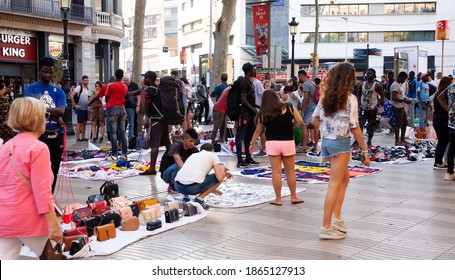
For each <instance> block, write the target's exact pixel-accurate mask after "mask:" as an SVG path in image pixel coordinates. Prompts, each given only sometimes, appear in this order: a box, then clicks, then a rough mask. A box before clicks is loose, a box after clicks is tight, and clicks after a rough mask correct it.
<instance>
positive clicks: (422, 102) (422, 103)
mask: <svg viewBox="0 0 455 280" xmlns="http://www.w3.org/2000/svg"><path fill="white" fill-rule="evenodd" d="M420 79H421V80H422V81H421V82H420V90H418V91H417V97H418V99H419V118H420V122H419V127H422V128H426V127H427V116H428V109H429V105H430V86H429V85H428V84H427V82H428V76H427V74H422V75H421V76H420Z"/></svg>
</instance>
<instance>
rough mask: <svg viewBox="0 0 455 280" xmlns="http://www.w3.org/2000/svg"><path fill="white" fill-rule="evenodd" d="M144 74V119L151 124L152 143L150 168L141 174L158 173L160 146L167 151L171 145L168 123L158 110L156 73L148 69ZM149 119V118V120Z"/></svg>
mask: <svg viewBox="0 0 455 280" xmlns="http://www.w3.org/2000/svg"><path fill="white" fill-rule="evenodd" d="M141 76H144V85H145V86H147V88H146V89H145V104H144V117H143V121H144V122H147V121H148V124H149V129H148V133H149V144H150V148H151V151H150V168H149V169H148V170H147V171H145V172H142V173H139V175H156V170H155V165H156V159H157V158H158V152H159V148H160V146H165V147H166V151H167V150H169V146H171V141H170V139H169V131H168V125H167V124H166V123H165V122H164V121H163V120H162V114H161V112H159V111H158V110H159V109H160V108H161V100H160V96H159V95H158V90H157V89H158V88H157V85H156V83H155V81H156V78H157V76H156V73H155V72H153V71H147V72H146V73H145V74H142V75H141ZM147 119H148V120H147Z"/></svg>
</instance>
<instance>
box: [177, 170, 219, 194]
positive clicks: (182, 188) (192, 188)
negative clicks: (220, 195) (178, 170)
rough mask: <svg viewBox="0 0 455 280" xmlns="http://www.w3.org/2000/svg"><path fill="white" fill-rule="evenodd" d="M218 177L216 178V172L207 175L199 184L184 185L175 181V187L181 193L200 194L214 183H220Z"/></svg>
mask: <svg viewBox="0 0 455 280" xmlns="http://www.w3.org/2000/svg"><path fill="white" fill-rule="evenodd" d="M218 182H219V181H218V179H217V178H216V175H215V174H209V175H207V176H206V177H205V180H204V182H202V183H200V184H198V183H194V184H190V185H184V184H181V183H179V182H178V181H175V182H174V187H175V189H176V190H177V191H178V192H179V193H181V194H187V195H198V194H200V193H203V192H204V191H206V190H208V189H210V188H211V187H213V186H214V185H216V184H218Z"/></svg>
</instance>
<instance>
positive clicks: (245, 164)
mask: <svg viewBox="0 0 455 280" xmlns="http://www.w3.org/2000/svg"><path fill="white" fill-rule="evenodd" d="M248 166H250V165H249V164H248V163H246V162H245V161H244V160H242V161H239V162H238V163H237V167H238V168H245V167H248Z"/></svg>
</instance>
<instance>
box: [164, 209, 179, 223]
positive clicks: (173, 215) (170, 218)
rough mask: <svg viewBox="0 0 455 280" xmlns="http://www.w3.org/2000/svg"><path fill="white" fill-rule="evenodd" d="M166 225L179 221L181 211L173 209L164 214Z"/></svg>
mask: <svg viewBox="0 0 455 280" xmlns="http://www.w3.org/2000/svg"><path fill="white" fill-rule="evenodd" d="M164 216H165V217H166V223H173V222H176V221H178V220H179V210H177V209H175V208H173V209H170V210H169V211H166V212H165V213H164Z"/></svg>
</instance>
